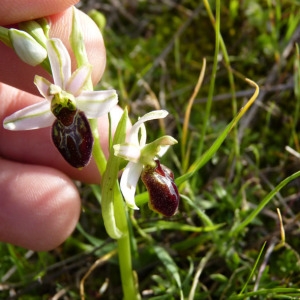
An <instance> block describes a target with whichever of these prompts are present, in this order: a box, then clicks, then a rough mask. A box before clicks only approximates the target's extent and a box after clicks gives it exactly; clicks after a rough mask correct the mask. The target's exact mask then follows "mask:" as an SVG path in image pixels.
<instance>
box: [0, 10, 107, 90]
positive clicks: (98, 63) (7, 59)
mask: <svg viewBox="0 0 300 300" xmlns="http://www.w3.org/2000/svg"><path fill="white" fill-rule="evenodd" d="M78 16H79V19H80V24H81V27H82V30H83V34H84V41H85V46H86V51H87V55H88V59H89V62H90V64H91V65H92V66H93V69H92V80H93V83H94V84H96V83H98V82H99V80H100V78H101V77H102V75H103V72H104V69H105V65H106V52H105V46H104V41H103V38H102V35H101V32H100V31H99V29H98V27H97V26H96V24H95V23H94V21H92V20H91V19H90V18H89V17H88V16H87V15H86V14H84V13H82V12H81V11H78ZM49 20H50V21H51V30H50V36H51V37H56V38H60V39H61V40H62V41H63V43H64V44H65V46H66V47H67V49H68V51H69V53H70V55H71V59H72V69H73V71H74V70H75V69H76V62H75V59H74V55H73V53H72V51H71V47H70V43H69V35H70V32H71V24H72V8H69V9H67V10H65V11H64V12H61V13H58V14H56V15H52V16H50V17H49ZM35 75H40V76H43V77H45V78H47V79H48V80H50V81H52V79H51V77H50V76H49V74H47V73H46V71H45V70H43V69H42V68H41V67H40V66H37V67H32V66H29V65H27V64H25V63H24V62H22V61H21V60H20V59H19V58H18V56H17V55H16V54H15V52H14V51H13V49H11V48H9V47H7V46H6V45H4V44H3V43H1V42H0V82H3V83H6V84H8V85H11V86H14V87H16V88H19V89H21V90H24V91H27V92H30V93H32V94H35V95H38V90H37V88H36V87H35V85H34V84H33V80H34V76H35Z"/></svg>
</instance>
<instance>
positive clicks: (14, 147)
mask: <svg viewBox="0 0 300 300" xmlns="http://www.w3.org/2000/svg"><path fill="white" fill-rule="evenodd" d="M0 99H1V101H0V156H2V157H3V158H6V159H9V160H14V161H18V162H23V163H28V164H36V165H44V166H50V167H53V168H57V169H59V170H61V171H63V172H64V173H66V174H67V175H69V176H70V177H72V178H73V179H76V180H81V181H84V182H87V183H99V181H100V176H99V172H98V170H97V167H96V164H95V162H94V161H93V160H92V161H91V162H90V163H89V164H88V165H87V166H86V167H84V168H83V169H82V170H78V169H76V168H73V167H71V166H70V165H69V164H68V163H67V162H66V161H65V160H64V159H63V158H62V156H61V155H60V154H59V152H58V150H57V149H56V148H55V146H54V144H53V143H52V140H51V134H50V132H51V128H50V127H47V128H42V129H37V130H26V131H10V130H6V129H4V128H3V126H2V123H3V119H4V117H5V116H8V115H10V114H11V113H13V112H15V111H17V110H19V109H22V108H24V107H26V106H28V105H30V104H33V103H36V102H38V101H41V98H40V97H37V96H33V95H31V94H29V93H26V92H22V91H20V90H17V89H15V88H13V87H11V86H8V85H5V84H1V83H0ZM121 115H122V110H121V109H120V108H119V107H117V106H116V107H115V108H114V109H113V110H112V112H111V116H112V130H113V132H114V130H115V128H116V126H117V123H118V122H119V119H120V117H121ZM99 132H100V141H101V147H102V149H103V151H104V153H105V155H106V156H108V132H109V123H108V117H107V116H104V117H101V118H99Z"/></svg>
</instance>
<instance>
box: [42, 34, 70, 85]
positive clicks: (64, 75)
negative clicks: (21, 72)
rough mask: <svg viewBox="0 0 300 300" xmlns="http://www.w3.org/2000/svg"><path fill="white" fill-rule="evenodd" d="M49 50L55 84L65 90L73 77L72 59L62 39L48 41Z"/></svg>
mask: <svg viewBox="0 0 300 300" xmlns="http://www.w3.org/2000/svg"><path fill="white" fill-rule="evenodd" d="M47 50H48V56H49V60H50V64H51V70H52V76H53V79H54V84H56V85H58V86H60V87H61V88H62V89H63V90H65V84H66V83H67V82H68V80H69V78H70V77H71V59H70V55H69V52H68V50H67V49H66V47H65V46H64V44H63V43H62V41H61V40H60V39H50V40H48V41H47Z"/></svg>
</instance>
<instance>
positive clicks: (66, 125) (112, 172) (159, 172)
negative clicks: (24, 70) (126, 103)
mask: <svg viewBox="0 0 300 300" xmlns="http://www.w3.org/2000/svg"><path fill="white" fill-rule="evenodd" d="M49 26H50V25H49V24H48V23H47V22H45V20H38V21H29V22H25V23H23V24H22V29H23V30H17V29H6V28H1V29H0V31H1V32H0V39H1V40H2V41H3V42H5V43H6V44H7V45H8V46H11V47H13V49H14V50H15V52H16V53H17V55H18V56H19V57H20V59H22V60H23V61H24V62H26V63H28V64H30V65H32V66H35V65H39V64H40V65H42V66H43V67H45V69H46V70H48V71H50V73H51V75H52V78H53V80H52V82H50V81H48V80H47V79H45V78H43V77H41V76H38V75H36V76H35V79H34V84H35V85H36V87H37V89H38V90H39V92H40V94H41V95H42V96H43V98H44V100H43V101H41V102H39V103H36V104H33V105H31V106H28V107H26V108H24V109H22V110H20V111H17V112H15V113H13V114H12V115H10V116H7V117H6V118H5V119H4V121H3V126H4V128H5V129H7V130H33V129H38V128H43V127H50V126H51V138H52V141H53V143H54V145H55V147H56V148H57V149H58V151H59V152H60V154H61V155H62V156H63V157H64V159H65V160H66V161H67V162H68V163H69V164H70V165H71V166H73V167H75V168H79V169H80V168H83V167H85V166H86V165H87V164H88V163H89V161H90V158H91V156H92V155H93V157H94V159H95V161H96V164H97V166H98V168H99V172H100V174H101V175H103V181H104V183H103V184H102V189H103V193H102V202H101V205H102V215H103V219H104V224H105V226H106V230H107V232H108V234H109V235H110V236H111V237H112V238H116V239H117V241H118V244H119V245H118V251H119V261H120V269H121V279H122V286H123V292H124V299H130V300H134V299H139V293H138V290H137V285H136V282H135V279H134V277H133V275H132V274H133V273H132V265H131V257H130V242H129V234H128V232H129V231H128V225H127V222H128V221H127V218H126V210H127V208H132V209H138V206H137V205H136V203H135V192H136V186H137V183H138V180H139V178H140V177H141V179H142V181H143V182H144V184H145V186H146V188H147V190H148V192H149V196H150V197H149V198H150V201H149V207H150V208H151V209H153V210H154V211H156V212H158V213H160V214H162V215H164V216H172V215H174V214H175V213H176V212H177V209H178V205H179V193H178V190H177V187H176V185H175V183H174V175H173V173H172V172H171V170H169V169H168V168H167V167H165V166H163V165H162V164H160V161H159V158H160V157H161V156H162V155H163V154H164V153H165V152H166V151H167V149H168V148H169V146H171V145H174V144H175V143H177V141H176V140H175V139H174V138H173V137H171V136H163V137H160V138H158V139H157V140H155V141H153V142H150V143H149V144H146V128H145V125H144V123H145V122H147V121H150V120H156V119H161V118H165V117H166V116H167V115H168V112H167V111H165V110H157V111H153V112H149V113H147V114H145V115H144V116H142V117H141V118H140V119H139V120H138V121H137V122H136V123H135V124H134V125H133V126H132V127H131V129H130V131H129V134H128V135H127V138H126V137H125V136H126V132H125V130H126V125H127V123H128V114H127V110H126V109H125V110H124V114H123V117H122V118H121V120H120V123H119V126H118V127H117V130H116V132H115V137H114V139H113V145H112V148H111V151H110V156H109V158H108V161H107V162H106V161H105V159H104V155H103V152H102V150H101V148H100V143H99V134H98V128H97V122H96V119H97V118H98V117H100V116H102V115H105V114H108V113H109V112H110V111H111V109H112V108H113V107H114V106H115V105H117V103H118V96H117V93H116V91H115V90H105V91H94V90H93V87H92V84H91V72H92V66H91V65H90V64H89V63H88V60H87V55H86V52H85V48H84V42H83V38H82V30H81V27H80V23H79V21H78V17H77V14H76V9H74V13H73V26H72V34H71V36H70V39H71V45H76V47H75V46H73V47H72V50H73V52H74V54H75V57H76V60H77V66H78V68H77V69H76V70H75V71H74V72H73V73H71V59H70V56H69V53H68V51H67V49H66V48H65V46H64V45H63V43H62V42H61V40H59V39H56V38H49V35H48V32H49ZM32 28H34V30H32ZM78 41H79V42H78ZM122 159H125V160H127V161H128V164H127V166H126V167H125V169H124V171H123V173H122V175H121V180H120V189H121V192H120V191H119V189H118V184H116V183H117V182H118V173H119V165H120V164H119V163H120V160H122ZM121 195H123V197H124V199H125V202H124V201H123V200H122V199H123V198H122V196H121ZM120 199H121V200H120ZM124 203H126V204H127V205H124ZM116 214H117V217H118V218H116Z"/></svg>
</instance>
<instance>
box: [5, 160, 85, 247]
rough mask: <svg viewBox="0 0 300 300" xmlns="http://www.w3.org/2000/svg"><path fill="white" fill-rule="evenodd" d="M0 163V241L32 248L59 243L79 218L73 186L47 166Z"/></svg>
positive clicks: (77, 196) (68, 180) (60, 174)
mask: <svg viewBox="0 0 300 300" xmlns="http://www.w3.org/2000/svg"><path fill="white" fill-rule="evenodd" d="M0 163H1V167H0V190H1V198H0V205H1V210H0V239H1V241H3V242H7V243H11V244H14V245H17V246H21V247H24V248H28V249H32V250H35V251H46V250H51V249H53V248H55V247H57V246H59V245H60V244H61V243H63V241H64V240H65V239H66V238H67V237H68V236H69V235H70V234H71V233H72V231H73V230H74V228H75V226H76V224H77V222H78V219H79V215H80V197H79V194H78V191H77V188H76V187H75V185H74V184H73V183H72V181H71V180H70V179H69V178H68V177H67V176H65V175H64V174H63V173H61V172H60V171H58V170H55V169H52V168H49V167H41V166H34V165H26V164H19V163H15V162H10V161H5V160H2V159H1V160H0Z"/></svg>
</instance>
